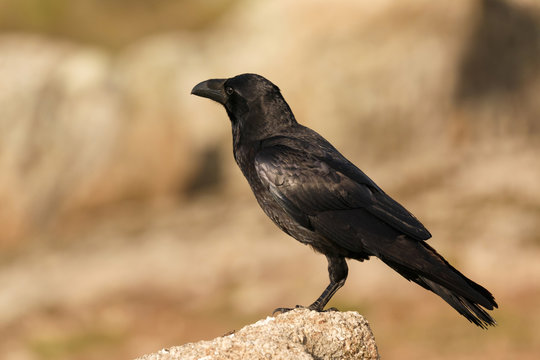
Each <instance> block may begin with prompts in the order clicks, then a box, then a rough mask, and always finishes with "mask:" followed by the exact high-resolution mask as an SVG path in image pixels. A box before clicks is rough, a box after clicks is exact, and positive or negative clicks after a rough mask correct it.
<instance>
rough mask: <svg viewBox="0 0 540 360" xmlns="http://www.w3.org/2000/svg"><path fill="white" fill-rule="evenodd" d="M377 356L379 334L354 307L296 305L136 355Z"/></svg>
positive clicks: (221, 359)
mask: <svg viewBox="0 0 540 360" xmlns="http://www.w3.org/2000/svg"><path fill="white" fill-rule="evenodd" d="M175 359H205V360H225V359H243V360H251V359H253V360H254V359H306V360H307V359H336V360H337V359H341V360H347V359H379V354H378V351H377V346H376V344H375V338H374V337H373V333H372V332H371V329H370V328H369V324H368V322H367V321H366V320H365V319H364V317H363V316H362V315H360V314H358V313H356V312H352V311H349V312H337V311H336V312H324V313H319V312H315V311H310V310H306V309H297V310H293V311H290V312H288V313H285V314H281V315H278V316H276V317H268V318H266V319H265V320H260V321H258V322H256V323H255V324H252V325H248V326H246V327H244V328H242V329H241V330H239V331H237V332H235V333H233V334H230V335H225V336H222V337H219V338H215V339H213V340H210V341H200V342H197V343H190V344H185V345H182V346H175V347H172V348H168V349H163V350H160V351H159V352H157V353H154V354H149V355H145V356H142V357H140V358H139V359H138V360H175Z"/></svg>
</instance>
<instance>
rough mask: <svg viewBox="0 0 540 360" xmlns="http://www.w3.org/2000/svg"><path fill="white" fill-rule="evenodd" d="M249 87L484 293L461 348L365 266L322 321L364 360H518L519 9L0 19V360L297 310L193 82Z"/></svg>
mask: <svg viewBox="0 0 540 360" xmlns="http://www.w3.org/2000/svg"><path fill="white" fill-rule="evenodd" d="M244 72H255V73H259V74H261V75H264V76H265V77H267V78H268V79H270V80H271V81H273V82H274V83H276V84H277V85H278V86H279V87H280V88H281V89H282V93H283V95H284V96H285V98H286V99H287V101H288V102H289V104H290V105H291V107H292V109H293V111H294V112H295V114H296V117H297V119H298V120H299V122H301V123H303V124H305V125H308V126H310V127H312V128H314V129H315V130H317V131H318V132H320V133H321V134H323V135H324V136H325V137H326V138H327V139H328V140H330V141H331V142H332V143H333V144H334V145H335V146H336V147H337V148H338V149H340V150H341V151H342V152H343V153H344V154H345V155H346V156H347V157H348V158H349V159H351V160H352V161H353V162H354V163H356V164H357V165H358V166H359V167H360V168H362V169H363V170H364V171H365V172H366V173H367V174H369V175H370V177H372V178H373V179H374V180H375V181H376V182H377V183H378V184H379V185H380V186H381V187H382V188H384V189H385V190H386V192H388V193H389V194H390V195H391V196H393V197H394V198H395V199H397V200H398V201H400V202H401V203H403V204H404V205H405V206H406V207H407V208H408V209H409V210H411V211H412V212H413V213H414V214H415V215H416V216H417V217H418V218H419V219H421V221H422V222H423V223H424V224H425V225H426V226H427V228H429V229H430V231H431V232H432V234H433V238H432V239H431V240H429V242H430V244H431V245H432V246H434V247H435V248H437V249H438V250H439V252H441V253H442V254H443V255H444V256H445V257H446V258H447V259H448V260H449V261H450V262H452V263H453V264H454V265H455V266H456V267H457V268H459V269H460V270H461V271H463V272H464V273H465V274H466V275H468V276H470V277H471V278H472V279H474V280H475V281H477V282H479V283H480V284H482V285H483V286H485V287H487V288H488V289H489V290H490V291H492V292H493V294H494V295H495V297H496V299H497V301H498V303H499V305H500V310H497V311H495V312H494V317H495V318H496V319H497V321H498V323H499V325H498V327H496V328H492V329H490V330H488V331H483V330H480V329H478V328H476V327H475V326H473V325H471V324H469V323H468V322H467V321H466V320H464V319H463V318H462V317H461V316H459V315H458V314H457V313H456V312H455V311H454V310H453V309H452V308H450V307H449V306H448V305H446V303H444V302H443V301H442V300H440V299H439V298H438V297H436V296H435V295H433V294H431V293H428V292H427V291H425V290H423V289H421V288H420V287H418V286H416V285H414V284H410V283H408V282H407V281H405V280H404V279H402V278H401V277H399V275H397V274H396V273H394V272H393V271H392V270H390V269H388V268H387V267H386V266H384V265H382V264H381V262H380V261H378V260H377V259H373V260H371V261H369V262H366V263H362V264H361V263H358V262H350V275H349V279H348V282H347V284H346V286H345V287H344V288H343V289H342V290H340V291H339V292H338V293H337V295H336V296H335V297H334V299H333V300H332V302H331V303H330V305H331V306H336V307H338V308H340V309H341V310H356V311H359V312H360V313H361V314H363V315H365V316H366V318H367V319H368V320H369V321H370V323H371V326H372V329H373V331H374V334H375V337H376V340H377V343H378V346H379V350H380V353H381V354H382V356H383V357H384V358H387V359H394V358H400V359H418V358H427V359H473V358H474V359H508V358H519V359H537V358H538V356H539V355H540V334H539V331H538V329H539V325H538V324H539V323H540V306H539V305H538V304H540V261H539V259H540V160H539V155H540V101H539V97H538V96H539V94H540V4H539V3H538V1H536V0H458V1H444V2H440V1H437V2H435V1H429V0H406V1H397V0H394V1H392V0H385V1H368V0H363V1H358V0H356V1H353V0H350V1H347V0H343V1H339V2H324V1H308V0H299V1H294V2H293V1H285V0H274V1H271V2H270V1H266V2H263V1H255V0H245V1H233V0H205V1H195V0H182V1H179V0H154V1H151V2H149V1H142V0H130V1H128V0H114V1H110V0H108V1H107V0H79V1H68V0H1V1H0V204H1V206H0V288H1V290H0V353H1V354H2V358H3V359H7V360H48V359H61V360H62V359H88V360H90V359H102V358H107V359H129V358H133V357H136V356H139V355H142V354H144V353H148V352H154V351H157V350H159V349H161V348H163V347H168V346H172V345H180V344H183V343H185V342H191V341H197V340H202V339H210V338H213V337H215V336H219V335H222V334H224V333H226V332H228V331H230V330H232V329H238V328H240V327H242V326H243V325H246V324H248V323H250V322H253V321H255V320H258V319H261V318H264V317H266V316H267V315H269V314H270V313H271V311H272V310H273V309H274V308H276V307H278V306H294V305H296V304H309V303H311V302H312V301H313V300H314V299H315V298H316V297H317V296H318V295H319V294H320V293H321V291H322V290H323V288H324V287H325V286H326V285H327V281H328V279H327V276H328V275H327V270H326V260H325V258H324V257H323V256H321V255H317V254H315V253H314V252H313V251H312V250H310V249H309V248H308V247H305V246H302V245H300V244H299V243H297V242H296V241H294V240H293V239H291V238H288V237H287V236H286V235H285V234H283V233H282V232H281V231H279V230H278V229H277V228H276V227H275V226H274V225H273V224H272V223H271V221H270V220H269V219H267V218H266V216H265V215H264V214H263V212H262V211H261V210H260V209H259V208H258V205H257V204H256V202H255V200H254V198H253V195H252V194H251V193H250V189H249V187H248V185H247V182H246V181H245V180H244V179H243V177H242V175H241V173H240V171H239V170H238V168H237V166H236V164H235V163H234V160H233V157H232V153H231V150H232V149H231V135H230V125H229V120H228V118H227V117H226V114H225V112H224V111H223V109H222V108H221V107H220V106H219V105H217V104H215V103H212V102H211V101H208V100H206V99H201V98H197V97H194V96H190V91H191V88H192V87H193V86H194V85H195V84H197V83H198V82H200V81H202V80H206V79H208V78H212V77H230V76H234V75H237V74H239V73H244Z"/></svg>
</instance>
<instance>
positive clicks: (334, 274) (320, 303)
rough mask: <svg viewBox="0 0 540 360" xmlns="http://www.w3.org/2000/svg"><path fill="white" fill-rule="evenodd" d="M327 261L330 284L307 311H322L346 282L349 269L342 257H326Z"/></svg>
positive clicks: (331, 309)
mask: <svg viewBox="0 0 540 360" xmlns="http://www.w3.org/2000/svg"><path fill="white" fill-rule="evenodd" d="M326 258H327V259H328V274H329V276H330V284H329V285H328V286H327V287H326V289H324V291H323V292H322V294H321V296H319V298H318V299H317V300H315V301H314V302H313V304H311V305H309V306H308V309H311V310H315V311H324V310H323V309H324V307H325V306H326V304H328V302H329V301H330V299H331V298H332V296H334V294H335V293H336V291H338V290H339V289H340V288H341V287H342V286H343V285H344V284H345V280H347V275H348V273H349V268H348V267H347V262H346V261H345V258H343V257H339V256H338V257H335V256H330V255H327V256H326ZM328 310H330V311H335V310H337V309H336V308H330V309H328Z"/></svg>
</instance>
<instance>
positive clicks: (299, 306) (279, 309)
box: [272, 305, 307, 316]
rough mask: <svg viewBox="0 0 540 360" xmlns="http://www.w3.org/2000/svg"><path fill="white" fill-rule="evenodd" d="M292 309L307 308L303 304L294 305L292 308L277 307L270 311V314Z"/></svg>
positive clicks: (282, 312)
mask: <svg viewBox="0 0 540 360" xmlns="http://www.w3.org/2000/svg"><path fill="white" fill-rule="evenodd" d="M294 309H307V308H306V307H305V306H303V305H296V306H295V307H293V308H285V307H279V308H277V309H275V310H274V311H272V316H274V315H276V314H284V313H286V312H289V311H291V310H294Z"/></svg>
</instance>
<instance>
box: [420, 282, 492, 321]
mask: <svg viewBox="0 0 540 360" xmlns="http://www.w3.org/2000/svg"><path fill="white" fill-rule="evenodd" d="M420 279H421V280H422V281H423V282H424V283H425V284H427V286H428V287H429V288H430V290H431V291H433V292H434V293H435V294H437V295H439V296H440V297H441V298H442V299H443V300H444V301H446V302H447V303H448V304H450V306H452V307H453V308H454V309H456V311H457V312H459V313H460V314H461V315H463V316H464V317H465V318H466V319H467V320H469V321H470V322H472V323H473V324H475V325H477V326H480V327H481V328H483V329H487V326H488V325H490V326H494V325H496V324H497V322H496V321H495V319H493V318H492V317H491V316H490V315H489V314H488V313H487V312H486V311H485V310H484V309H482V308H481V307H480V306H479V305H478V304H476V303H474V302H472V301H470V300H468V299H466V298H464V297H463V296H460V295H456V294H455V293H453V292H452V291H450V290H448V289H447V288H445V287H444V286H441V285H439V284H437V283H435V282H433V281H431V280H429V279H426V278H424V277H420Z"/></svg>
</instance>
